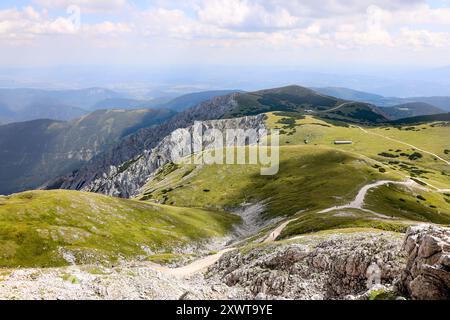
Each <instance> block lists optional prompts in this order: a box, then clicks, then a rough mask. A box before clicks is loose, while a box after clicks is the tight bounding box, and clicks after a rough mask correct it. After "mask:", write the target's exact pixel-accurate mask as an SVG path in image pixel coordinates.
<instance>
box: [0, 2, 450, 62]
mask: <svg viewBox="0 0 450 320" xmlns="http://www.w3.org/2000/svg"><path fill="white" fill-rule="evenodd" d="M34 2H35V3H36V4H39V6H38V7H36V6H35V7H34V8H33V7H31V6H28V7H25V8H23V9H8V10H3V11H0V40H1V39H2V38H3V39H5V38H6V39H8V40H10V39H14V40H15V41H18V40H21V39H26V40H27V41H31V40H33V41H34V42H35V43H38V42H39V41H41V40H40V39H42V38H44V37H45V38H46V39H47V40H48V39H51V37H52V36H53V35H54V36H56V35H57V36H58V40H60V39H62V38H63V37H67V38H68V39H70V41H71V42H70V41H69V42H68V43H69V44H67V47H68V48H69V47H70V43H77V45H79V44H80V43H84V44H85V45H86V46H89V50H92V51H95V50H96V48H97V47H101V48H106V47H121V48H129V47H130V46H131V47H132V48H133V49H135V48H136V50H143V51H141V52H145V50H148V52H151V53H152V54H153V52H156V51H158V52H159V54H160V55H161V56H164V55H171V54H173V52H174V51H177V50H184V51H183V52H185V55H186V56H187V55H192V56H199V55H201V54H202V53H203V52H206V51H207V52H212V51H214V52H215V53H218V54H219V53H224V52H226V53H227V55H236V56H238V57H239V55H247V52H257V53H258V52H264V54H266V55H268V56H270V54H271V53H273V57H274V59H276V57H277V55H278V54H279V52H281V51H285V52H289V54H290V55H291V56H295V54H296V53H298V54H300V52H302V50H309V49H310V50H315V49H317V50H318V51H319V50H324V51H328V52H336V51H337V50H339V51H343V54H347V53H349V52H351V51H352V50H354V49H356V50H364V49H367V50H373V51H376V50H378V51H380V50H381V51H383V50H384V49H388V50H397V52H402V53H403V54H404V52H408V50H411V49H413V50H417V51H418V50H429V51H430V52H432V50H434V49H436V50H437V49H442V48H444V49H445V48H448V49H449V50H450V41H449V38H450V28H449V26H450V9H449V8H432V7H430V6H429V5H427V4H426V3H425V1H423V0H389V1H388V0H353V1H349V0H323V1H320V2H319V1H316V0H314V1H313V0H301V1H299V0H298V1H293V0H184V1H181V0H174V1H172V2H171V3H168V2H167V1H162V0H161V1H154V2H152V3H153V6H150V7H148V8H146V9H145V10H139V9H137V7H135V6H132V5H130V4H129V3H128V2H127V1H126V0H112V1H106V0H97V1H88V0H34ZM73 4H75V5H79V6H80V7H81V12H82V14H83V12H90V13H92V16H90V17H94V18H95V19H93V20H89V19H83V16H82V19H81V21H82V23H81V28H79V29H77V28H74V24H73V21H71V19H70V17H69V15H67V16H54V15H52V13H53V14H55V11H52V10H51V9H52V8H60V9H63V11H65V9H66V8H67V6H69V5H73ZM46 8H48V10H47V9H46ZM112 12H114V13H115V16H114V22H112V21H109V20H108V19H107V18H105V17H108V16H109V15H106V16H105V15H102V14H103V13H108V14H109V13H112ZM85 21H98V22H96V23H87V22H85ZM77 41H78V42H77ZM13 43H14V41H2V42H0V48H3V47H5V46H8V45H11V44H13ZM27 43H30V42H27ZM55 43H58V42H55ZM68 50H69V49H68ZM164 50H166V51H167V52H165V51H164ZM180 52H181V51H180ZM399 56H400V53H399ZM449 59H450V58H449ZM449 62H450V60H449Z"/></svg>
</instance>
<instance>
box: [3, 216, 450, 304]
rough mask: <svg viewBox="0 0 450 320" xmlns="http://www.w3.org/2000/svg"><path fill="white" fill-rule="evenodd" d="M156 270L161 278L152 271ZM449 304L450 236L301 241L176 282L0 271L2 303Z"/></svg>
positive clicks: (145, 267)
mask: <svg viewBox="0 0 450 320" xmlns="http://www.w3.org/2000/svg"><path fill="white" fill-rule="evenodd" d="M158 270H159V271H158ZM405 298H406V299H450V229H444V228H439V227H434V226H427V225H423V226H416V227H412V228H410V230H409V231H408V232H407V234H406V236H405V235H400V234H395V233H388V232H375V231H364V230H360V231H358V232H346V233H322V234H316V235H305V236H301V237H297V238H295V239H291V240H288V241H283V242H273V243H267V244H262V243H260V244H252V245H249V246H247V247H244V248H240V249H236V250H232V251H229V252H227V253H225V254H224V255H223V256H222V257H221V258H220V259H219V261H217V262H216V263H215V264H213V265H211V266H210V267H209V268H208V270H206V272H204V273H193V274H190V275H187V276H186V275H183V276H182V277H180V276H176V275H174V273H171V272H164V271H161V269H158V268H155V266H154V265H151V264H149V263H143V262H141V263H135V264H130V263H124V264H122V265H120V266H116V267H113V268H105V267H99V266H71V267H67V268H56V269H16V270H3V271H2V270H0V299H319V300H320V299H405Z"/></svg>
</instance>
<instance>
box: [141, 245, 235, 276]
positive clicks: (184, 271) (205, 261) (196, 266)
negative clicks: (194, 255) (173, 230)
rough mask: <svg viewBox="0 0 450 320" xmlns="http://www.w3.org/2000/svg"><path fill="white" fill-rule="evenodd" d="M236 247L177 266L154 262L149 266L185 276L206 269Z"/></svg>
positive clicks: (174, 274) (170, 273) (169, 273)
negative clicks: (172, 266)
mask: <svg viewBox="0 0 450 320" xmlns="http://www.w3.org/2000/svg"><path fill="white" fill-rule="evenodd" d="M235 249H236V248H227V249H224V250H222V251H219V252H217V253H216V254H213V255H209V256H207V257H204V258H201V259H198V260H195V261H194V262H192V263H190V264H188V265H186V266H183V267H179V268H169V267H164V266H161V265H159V264H156V263H151V264H149V266H150V267H151V268H152V269H154V270H156V271H159V272H163V273H164V274H168V275H172V276H175V277H177V278H186V277H189V276H191V275H193V274H195V273H198V272H201V271H204V270H206V269H207V268H208V267H209V266H212V265H213V264H214V263H216V262H217V261H219V259H220V258H221V257H222V256H223V255H224V254H225V253H227V252H229V251H232V250H235Z"/></svg>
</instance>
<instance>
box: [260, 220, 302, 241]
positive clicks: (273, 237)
mask: <svg viewBox="0 0 450 320" xmlns="http://www.w3.org/2000/svg"><path fill="white" fill-rule="evenodd" d="M297 220H298V219H291V220H288V221H285V222H283V223H282V224H281V225H279V226H278V227H277V228H276V229H275V230H273V231H272V232H271V233H270V234H269V236H268V237H267V238H266V239H265V240H264V241H263V243H269V242H274V241H276V240H277V238H278V237H279V236H280V234H281V232H283V230H284V229H285V228H286V227H287V226H288V224H289V223H291V222H292V221H297Z"/></svg>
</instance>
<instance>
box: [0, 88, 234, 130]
mask: <svg viewBox="0 0 450 320" xmlns="http://www.w3.org/2000/svg"><path fill="white" fill-rule="evenodd" d="M231 92H235V91H232V90H221V91H220V90H219V91H205V92H197V93H190V94H186V95H182V96H178V97H175V98H173V97H160V98H156V99H152V100H139V99H131V98H128V97H124V96H123V94H121V93H118V92H115V91H111V90H108V89H103V88H90V89H83V90H64V91H57V90H55V91H50V90H40V89H0V124H5V123H12V122H20V121H30V120H37V119H51V120H61V121H67V120H73V119H76V118H78V117H81V116H82V115H85V114H87V113H89V112H92V111H95V110H105V109H143V108H151V109H172V110H175V111H182V110H185V109H188V108H191V107H193V106H195V105H196V104H199V103H201V102H204V101H206V100H209V99H211V98H213V97H215V96H220V95H226V94H229V93H231Z"/></svg>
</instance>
